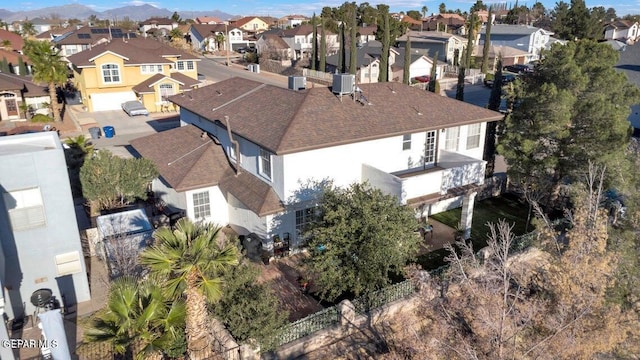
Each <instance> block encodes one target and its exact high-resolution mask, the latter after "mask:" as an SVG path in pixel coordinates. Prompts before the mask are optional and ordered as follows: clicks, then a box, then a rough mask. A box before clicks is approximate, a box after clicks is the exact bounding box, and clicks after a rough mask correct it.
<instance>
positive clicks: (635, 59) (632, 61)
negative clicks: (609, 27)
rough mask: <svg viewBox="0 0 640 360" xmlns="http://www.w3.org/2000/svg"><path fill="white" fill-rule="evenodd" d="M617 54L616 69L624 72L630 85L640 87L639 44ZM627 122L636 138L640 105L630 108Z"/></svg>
mask: <svg viewBox="0 0 640 360" xmlns="http://www.w3.org/2000/svg"><path fill="white" fill-rule="evenodd" d="M619 54H620V59H619V60H618V64H617V65H616V69H618V70H620V71H622V72H624V73H625V74H626V75H627V78H628V79H629V82H630V83H632V84H636V86H638V87H640V43H635V44H634V45H627V46H626V48H625V50H624V51H621V52H620V53H619ZM629 122H630V123H631V126H633V128H634V129H635V135H636V136H638V134H639V133H640V103H639V104H635V105H633V106H631V114H630V115H629Z"/></svg>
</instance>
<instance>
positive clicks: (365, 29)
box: [356, 25, 378, 44]
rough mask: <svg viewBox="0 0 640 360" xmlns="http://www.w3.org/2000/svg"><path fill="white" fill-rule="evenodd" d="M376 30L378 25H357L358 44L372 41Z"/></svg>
mask: <svg viewBox="0 0 640 360" xmlns="http://www.w3.org/2000/svg"><path fill="white" fill-rule="evenodd" d="M377 31H378V25H366V26H360V27H358V32H357V34H356V36H357V39H358V40H357V41H358V43H360V44H364V43H366V42H369V41H372V40H375V39H376V32H377Z"/></svg>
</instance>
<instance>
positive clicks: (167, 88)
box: [158, 84, 175, 101]
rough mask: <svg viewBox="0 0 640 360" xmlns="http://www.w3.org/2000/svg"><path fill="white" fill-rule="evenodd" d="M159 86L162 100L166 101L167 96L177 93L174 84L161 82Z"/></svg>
mask: <svg viewBox="0 0 640 360" xmlns="http://www.w3.org/2000/svg"><path fill="white" fill-rule="evenodd" d="M158 87H159V88H160V98H161V99H162V101H166V100H167V97H169V96H171V95H173V94H175V92H174V91H173V84H160V85H159V86H158Z"/></svg>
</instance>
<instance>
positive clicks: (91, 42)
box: [53, 26, 138, 59]
mask: <svg viewBox="0 0 640 360" xmlns="http://www.w3.org/2000/svg"><path fill="white" fill-rule="evenodd" d="M136 37H138V36H137V35H136V33H134V32H127V31H125V30H122V29H120V28H99V27H90V26H83V27H80V28H78V29H73V30H70V31H68V32H66V33H65V34H63V35H61V36H58V37H56V38H54V39H53V44H54V46H55V47H56V48H57V49H59V50H60V54H61V55H62V56H63V57H64V58H65V59H66V58H68V57H69V56H71V55H73V54H77V53H79V52H82V51H84V50H87V49H90V48H91V47H92V46H96V45H98V44H102V43H105V42H108V41H109V40H113V39H119V40H120V41H123V40H126V39H133V38H136Z"/></svg>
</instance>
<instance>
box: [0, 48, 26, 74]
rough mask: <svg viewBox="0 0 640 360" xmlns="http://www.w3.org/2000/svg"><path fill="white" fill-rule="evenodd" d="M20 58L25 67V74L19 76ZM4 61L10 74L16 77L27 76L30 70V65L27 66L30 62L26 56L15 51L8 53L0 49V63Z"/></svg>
mask: <svg viewBox="0 0 640 360" xmlns="http://www.w3.org/2000/svg"><path fill="white" fill-rule="evenodd" d="M20 58H22V61H23V62H24V64H25V66H26V67H27V74H20V66H19V64H20ZM1 60H6V61H7V64H9V68H10V70H11V73H12V74H17V75H29V74H28V72H29V70H30V69H31V65H30V64H29V62H30V60H29V58H28V57H27V56H25V55H22V54H20V53H19V52H17V51H9V50H5V49H3V48H0V61H1Z"/></svg>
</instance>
